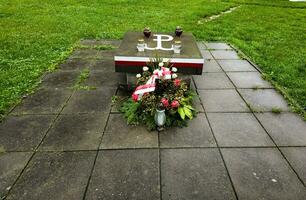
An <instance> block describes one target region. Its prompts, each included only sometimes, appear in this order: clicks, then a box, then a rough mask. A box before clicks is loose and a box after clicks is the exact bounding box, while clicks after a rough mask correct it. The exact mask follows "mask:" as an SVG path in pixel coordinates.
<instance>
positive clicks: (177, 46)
mask: <svg viewBox="0 0 306 200" xmlns="http://www.w3.org/2000/svg"><path fill="white" fill-rule="evenodd" d="M181 49H182V42H181V41H175V42H174V45H173V51H174V53H181Z"/></svg>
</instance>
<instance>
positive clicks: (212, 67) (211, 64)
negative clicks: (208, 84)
mask: <svg viewBox="0 0 306 200" xmlns="http://www.w3.org/2000/svg"><path fill="white" fill-rule="evenodd" d="M210 72H223V71H222V69H221V67H220V66H219V64H218V63H217V61H216V60H205V62H204V67H203V73H210Z"/></svg>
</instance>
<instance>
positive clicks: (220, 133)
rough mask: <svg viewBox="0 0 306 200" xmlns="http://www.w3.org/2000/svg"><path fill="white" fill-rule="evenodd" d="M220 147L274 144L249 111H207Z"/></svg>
mask: <svg viewBox="0 0 306 200" xmlns="http://www.w3.org/2000/svg"><path fill="white" fill-rule="evenodd" d="M207 115H208V119H209V121H210V124H211V127H212V129H213V132H214V135H215V137H216V139H217V141H218V144H219V146H220V147H238V146H241V147H243V146H248V147H251V146H274V144H273V142H272V140H271V139H270V137H269V135H268V134H267V133H266V132H265V130H264V129H263V128H262V127H261V126H260V124H259V123H258V121H257V120H256V118H255V117H254V116H253V115H252V114H251V113H208V114H207Z"/></svg>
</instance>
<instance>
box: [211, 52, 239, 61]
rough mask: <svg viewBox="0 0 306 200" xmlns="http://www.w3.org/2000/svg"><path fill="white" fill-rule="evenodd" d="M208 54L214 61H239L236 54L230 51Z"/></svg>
mask: <svg viewBox="0 0 306 200" xmlns="http://www.w3.org/2000/svg"><path fill="white" fill-rule="evenodd" d="M210 53H211V54H212V55H213V57H214V58H215V59H224V60H225V59H240V58H239V56H238V54H237V52H236V51H232V50H212V51H210Z"/></svg>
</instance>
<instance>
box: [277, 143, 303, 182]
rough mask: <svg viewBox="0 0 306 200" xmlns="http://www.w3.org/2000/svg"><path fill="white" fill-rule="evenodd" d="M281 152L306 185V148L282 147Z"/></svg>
mask: <svg viewBox="0 0 306 200" xmlns="http://www.w3.org/2000/svg"><path fill="white" fill-rule="evenodd" d="M281 151H282V152H283V154H284V155H285V157H286V158H287V160H288V161H289V163H290V164H291V166H292V167H293V169H294V170H295V171H296V172H297V174H298V176H299V177H300V178H301V179H302V181H303V182H304V185H306V167H305V166H306V147H282V148H281Z"/></svg>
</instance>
